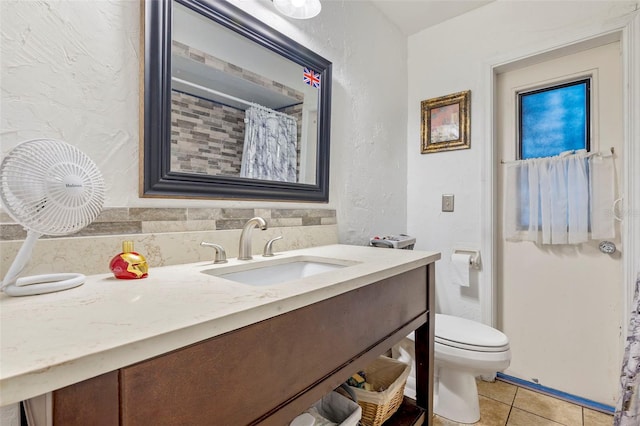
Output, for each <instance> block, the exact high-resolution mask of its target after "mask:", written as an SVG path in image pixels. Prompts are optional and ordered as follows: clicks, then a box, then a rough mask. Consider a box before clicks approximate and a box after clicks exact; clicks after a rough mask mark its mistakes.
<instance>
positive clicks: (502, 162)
mask: <svg viewBox="0 0 640 426" xmlns="http://www.w3.org/2000/svg"><path fill="white" fill-rule="evenodd" d="M609 150H610V151H611V154H615V153H616V151H615V149H614V148H613V147H610V148H609ZM594 155H601V152H600V151H598V152H590V153H588V154H587V157H593V156H594ZM518 161H524V160H512V161H504V160H500V164H513V163H517V162H518Z"/></svg>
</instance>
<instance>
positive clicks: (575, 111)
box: [517, 78, 591, 160]
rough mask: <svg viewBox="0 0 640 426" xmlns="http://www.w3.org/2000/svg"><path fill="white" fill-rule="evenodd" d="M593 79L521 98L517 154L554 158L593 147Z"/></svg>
mask: <svg viewBox="0 0 640 426" xmlns="http://www.w3.org/2000/svg"><path fill="white" fill-rule="evenodd" d="M590 90H591V78H586V79H581V80H578V81H572V82H568V83H563V84H556V85H553V86H548V87H545V88H542V89H536V90H531V91H523V92H519V93H518V94H517V97H518V155H519V158H520V159H522V160H525V159H528V158H538V157H551V156H554V155H558V154H560V153H561V152H563V151H571V150H579V149H586V150H587V151H589V148H590V131H589V130H590V128H591V124H590V118H591V117H590V103H591V99H590Z"/></svg>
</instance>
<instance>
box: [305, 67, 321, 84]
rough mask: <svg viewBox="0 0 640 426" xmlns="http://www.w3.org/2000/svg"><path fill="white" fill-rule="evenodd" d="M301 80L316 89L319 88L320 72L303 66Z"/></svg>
mask: <svg viewBox="0 0 640 426" xmlns="http://www.w3.org/2000/svg"><path fill="white" fill-rule="evenodd" d="M302 80H303V81H304V82H305V83H307V84H308V85H309V86H312V87H315V88H316V89H319V88H320V74H319V73H317V72H315V71H314V70H312V69H310V68H307V67H305V68H304V72H303V74H302Z"/></svg>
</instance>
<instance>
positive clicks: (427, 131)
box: [420, 90, 471, 154]
mask: <svg viewBox="0 0 640 426" xmlns="http://www.w3.org/2000/svg"><path fill="white" fill-rule="evenodd" d="M420 110H421V125H420V136H421V141H422V143H421V149H420V152H421V153H422V154H429V153H432V152H440V151H453V150H456V149H469V148H471V145H470V139H469V136H470V125H471V117H470V111H471V90H466V91H464V92H458V93H453V94H451V95H446V96H441V97H439V98H433V99H427V100H426V101H422V102H421V105H420Z"/></svg>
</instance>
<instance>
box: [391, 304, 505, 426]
mask: <svg viewBox="0 0 640 426" xmlns="http://www.w3.org/2000/svg"><path fill="white" fill-rule="evenodd" d="M435 322H436V326H435V348H434V358H435V361H434V362H435V372H434V400H433V411H434V412H435V414H437V415H439V416H441V417H445V418H447V419H449V420H452V421H454V422H458V423H475V422H477V421H478V420H480V405H479V400H478V388H477V386H476V380H475V378H476V377H477V376H481V375H485V376H488V375H492V374H495V373H496V372H498V371H503V370H505V369H506V368H507V367H509V364H510V362H511V351H510V350H509V339H508V338H507V336H506V335H505V334H504V333H502V332H500V331H498V330H496V329H495V328H492V327H489V326H487V325H484V324H481V323H479V322H476V321H471V320H468V319H464V318H459V317H454V316H451V315H444V314H436V321H435ZM407 337H408V339H405V341H407V342H408V344H405V343H401V344H400V345H399V346H398V347H397V348H396V349H397V350H398V351H399V358H400V359H401V360H405V361H406V360H408V359H411V358H413V359H414V360H415V352H414V348H413V342H411V341H409V340H413V333H411V334H410V335H409V336H407ZM409 357H410V358H409ZM403 358H404V359H403ZM405 394H406V395H407V396H409V397H413V398H415V372H414V371H413V369H412V371H411V375H410V377H409V378H408V380H407V387H406V388H405Z"/></svg>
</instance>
